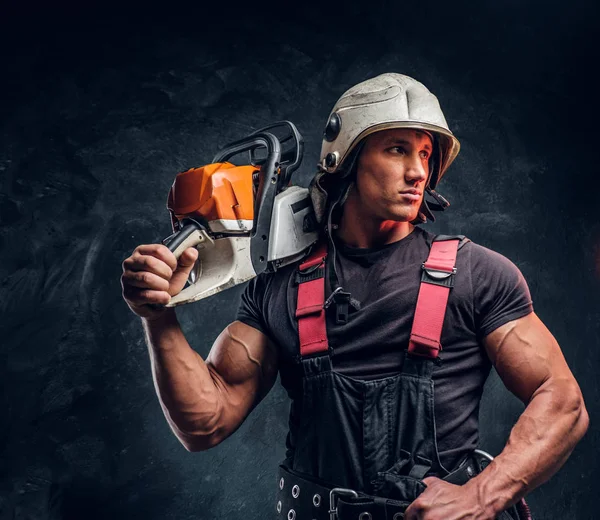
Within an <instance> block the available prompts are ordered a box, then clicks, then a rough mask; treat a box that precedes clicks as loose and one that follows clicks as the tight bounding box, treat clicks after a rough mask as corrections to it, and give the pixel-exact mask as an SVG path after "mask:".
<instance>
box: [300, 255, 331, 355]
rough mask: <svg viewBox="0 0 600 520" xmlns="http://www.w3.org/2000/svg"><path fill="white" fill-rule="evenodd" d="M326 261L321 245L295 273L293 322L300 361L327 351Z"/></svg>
mask: <svg viewBox="0 0 600 520" xmlns="http://www.w3.org/2000/svg"><path fill="white" fill-rule="evenodd" d="M325 258H327V245H326V244H325V243H322V244H320V245H319V246H318V247H316V248H315V249H314V250H313V251H312V252H311V254H310V256H309V257H308V258H307V259H306V260H305V261H304V262H303V263H302V264H301V265H300V268H299V270H298V272H297V281H298V304H297V307H296V318H297V320H298V334H299V336H300V355H301V356H302V357H304V356H307V355H309V354H315V353H317V352H327V350H328V349H329V344H328V342H327V327H326V323H325V309H324V303H325Z"/></svg>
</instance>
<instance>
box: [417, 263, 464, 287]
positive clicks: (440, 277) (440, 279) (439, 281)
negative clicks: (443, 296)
mask: <svg viewBox="0 0 600 520" xmlns="http://www.w3.org/2000/svg"><path fill="white" fill-rule="evenodd" d="M421 269H422V271H423V272H422V273H421V281H422V282H425V283H430V284H433V285H441V286H442V287H454V275H455V274H456V267H453V268H452V271H442V270H440V269H432V268H431V267H426V266H425V263H422V264H421Z"/></svg>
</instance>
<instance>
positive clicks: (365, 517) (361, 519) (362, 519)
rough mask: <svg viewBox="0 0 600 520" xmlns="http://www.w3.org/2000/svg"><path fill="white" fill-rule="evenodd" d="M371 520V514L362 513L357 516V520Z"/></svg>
mask: <svg viewBox="0 0 600 520" xmlns="http://www.w3.org/2000/svg"><path fill="white" fill-rule="evenodd" d="M371 518H373V517H372V516H371V513H369V512H368V511H365V512H364V513H361V514H360V515H358V520H371Z"/></svg>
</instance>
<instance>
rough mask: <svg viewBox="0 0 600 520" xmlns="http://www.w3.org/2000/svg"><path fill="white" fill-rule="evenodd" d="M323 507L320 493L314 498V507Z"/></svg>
mask: <svg viewBox="0 0 600 520" xmlns="http://www.w3.org/2000/svg"><path fill="white" fill-rule="evenodd" d="M320 505H321V495H319V494H318V493H317V494H316V495H315V496H314V497H313V506H315V507H319V506H320Z"/></svg>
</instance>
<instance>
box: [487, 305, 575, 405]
mask: <svg viewBox="0 0 600 520" xmlns="http://www.w3.org/2000/svg"><path fill="white" fill-rule="evenodd" d="M483 344H484V347H485V349H486V351H487V353H488V356H489V358H490V360H491V361H492V363H493V364H494V366H495V368H496V370H497V372H498V375H499V376H500V378H501V379H502V381H503V383H504V385H505V386H506V387H507V388H508V389H509V390H510V391H511V392H512V393H513V394H515V395H516V396H517V397H518V398H519V399H521V401H523V402H524V403H528V402H529V401H530V400H531V398H532V397H533V396H534V394H535V392H536V391H537V390H538V389H539V388H541V387H542V386H543V385H544V384H545V383H546V382H548V381H550V380H552V381H555V382H560V381H563V382H568V383H570V382H572V381H574V379H573V375H572V374H571V371H570V370H569V367H568V366H567V363H566V361H565V358H564V356H563V354H562V352H561V350H560V347H559V345H558V343H557V341H556V339H555V338H554V336H553V335H552V334H551V332H550V331H549V330H548V329H547V328H546V326H545V325H544V324H543V323H542V321H541V320H540V319H539V318H538V317H537V315H536V314H535V313H533V312H532V313H530V314H528V315H527V316H524V317H522V318H519V319H516V320H513V321H509V322H508V323H505V324H504V325H502V326H500V327H498V328H497V329H496V330H494V331H493V332H491V333H490V334H488V335H487V336H486V337H485V338H484V340H483Z"/></svg>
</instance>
